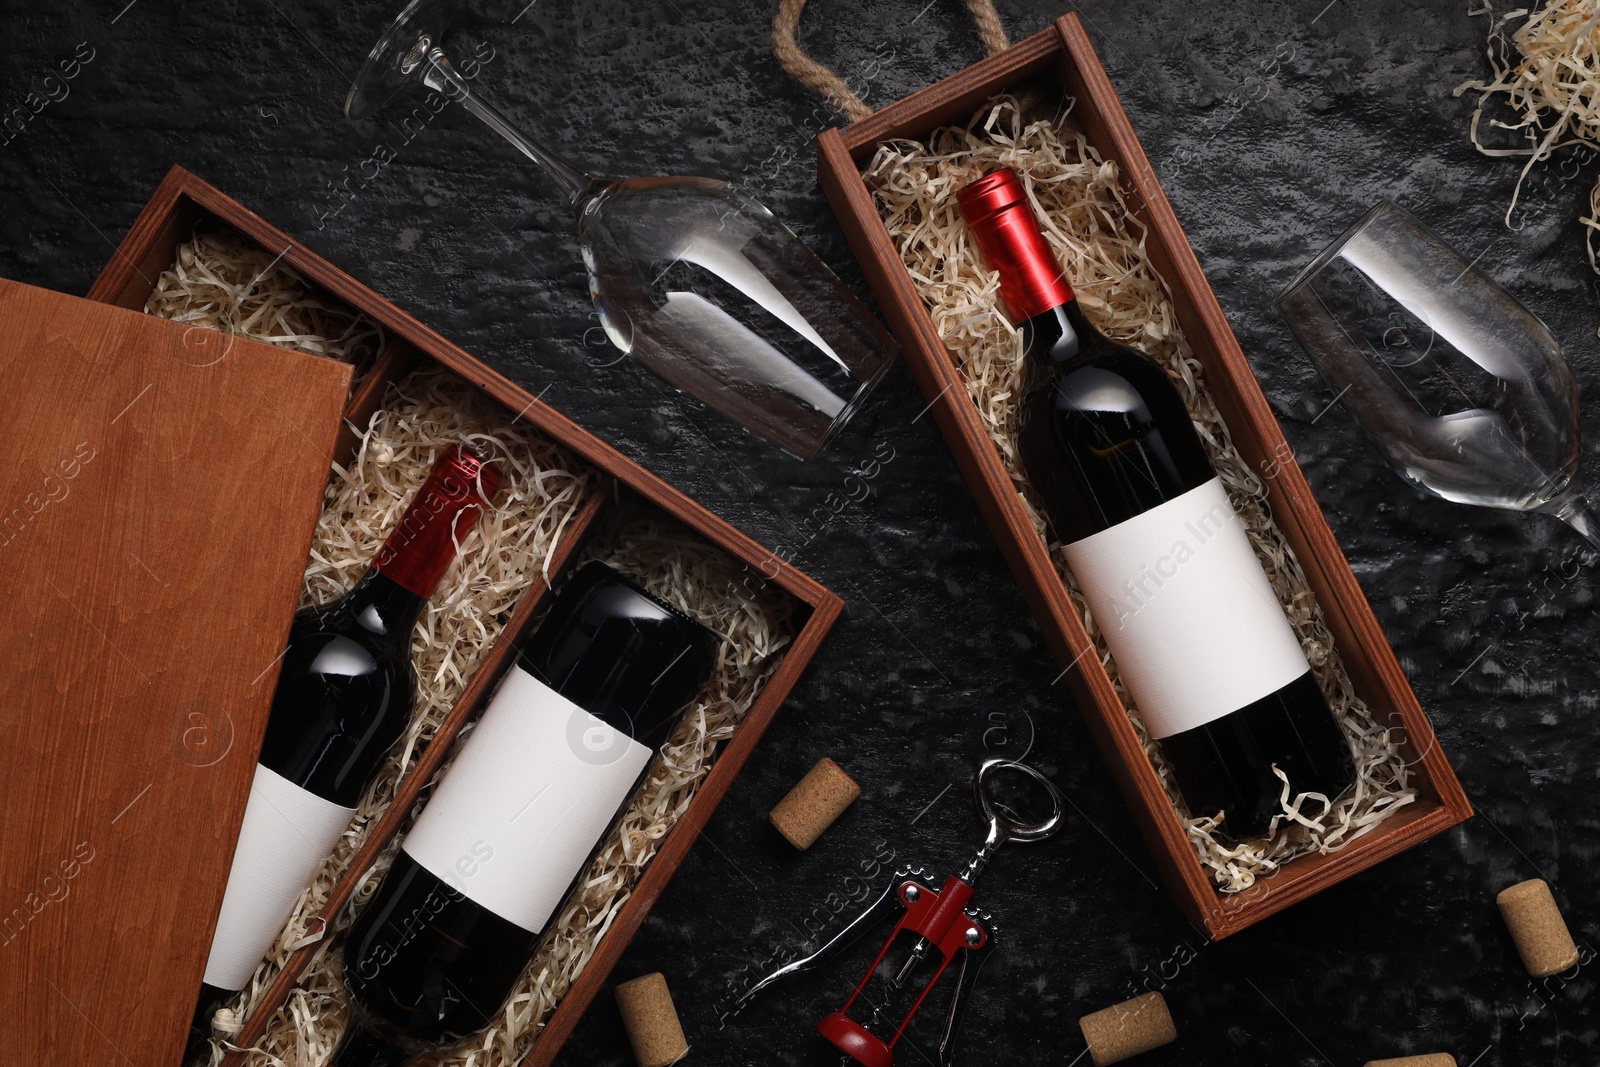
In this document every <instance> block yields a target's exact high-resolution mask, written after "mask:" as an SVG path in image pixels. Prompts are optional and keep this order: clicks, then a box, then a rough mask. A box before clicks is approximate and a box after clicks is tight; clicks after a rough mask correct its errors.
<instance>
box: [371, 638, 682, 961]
mask: <svg viewBox="0 0 1600 1067" xmlns="http://www.w3.org/2000/svg"><path fill="white" fill-rule="evenodd" d="M652 755H654V753H653V752H652V751H651V750H650V749H649V748H647V747H645V746H644V745H641V744H640V743H639V742H637V741H635V740H634V739H633V738H631V737H629V736H628V735H627V734H625V733H623V732H622V731H620V730H617V729H615V728H614V727H612V726H609V725H608V724H607V723H606V722H605V721H603V720H601V719H598V718H596V717H595V716H593V715H591V714H589V713H588V712H587V711H585V710H584V709H582V708H580V707H579V706H578V705H576V704H574V703H573V702H572V701H570V700H568V699H567V698H566V697H564V696H562V695H561V694H560V693H557V692H556V691H555V690H553V689H551V688H550V687H549V686H547V685H545V684H544V683H543V682H541V681H539V680H538V679H537V678H534V677H533V675H531V674H529V673H528V672H527V671H525V670H523V669H522V668H521V667H518V666H516V665H515V664H513V665H512V666H511V667H509V668H508V669H507V670H506V673H505V677H504V678H502V679H501V681H500V686H499V688H498V689H497V690H496V691H495V694H494V697H493V699H491V700H490V701H489V706H488V708H487V709H486V710H485V711H484V713H483V717H482V718H481V719H479V720H478V725H477V726H476V727H474V728H473V731H472V734H471V735H470V736H469V737H468V738H467V740H466V742H465V743H463V745H462V746H461V752H460V754H459V755H457V756H456V760H455V763H454V764H452V765H451V767H450V769H449V771H448V772H447V773H446V774H445V776H444V778H443V779H442V780H441V781H440V782H439V787H438V789H437V790H436V791H435V792H434V794H433V799H431V800H429V801H428V806H427V807H425V808H423V809H422V814H421V815H419V816H418V817H417V824H416V825H415V826H414V827H412V828H411V832H410V833H409V834H407V835H406V839H405V844H404V845H403V846H402V847H403V848H404V849H405V851H406V853H407V855H409V856H410V857H411V858H412V859H414V860H416V861H417V863H419V864H421V865H422V867H424V868H425V869H426V870H427V871H429V872H430V873H431V874H433V875H434V876H435V877H437V878H440V879H442V880H443V881H445V882H447V883H449V884H450V885H452V886H454V887H455V888H456V889H458V890H460V891H461V892H462V893H464V894H466V895H467V897H469V898H470V899H471V900H473V901H474V902H476V903H478V904H481V905H483V906H484V907H486V908H488V909H489V910H490V911H492V912H494V913H495V914H496V915H498V916H500V917H501V918H502V919H505V920H507V921H509V922H513V923H516V924H517V925H518V926H520V927H522V928H523V929H524V930H527V931H529V932H530V933H538V932H539V931H540V930H541V929H543V928H544V924H545V923H546V922H548V921H549V919H550V916H551V914H552V913H553V912H554V911H555V909H556V907H557V906H558V905H560V903H561V899H562V897H564V896H565V895H566V892H567V889H568V887H569V886H571V884H572V879H573V878H574V877H576V876H577V874H578V872H579V870H580V869H581V868H582V867H583V865H584V863H585V861H587V860H588V858H589V854H590V853H591V852H593V851H594V847H595V845H596V844H597V843H598V842H599V840H600V837H601V835H603V834H604V833H605V832H606V830H607V829H608V828H609V827H610V826H611V823H612V820H613V819H615V818H616V815H617V809H618V808H620V807H621V806H622V802H623V801H624V800H626V799H627V798H628V794H629V793H631V792H632V791H633V786H634V783H635V782H636V781H638V778H639V775H640V773H641V772H643V771H644V769H645V767H646V766H647V765H648V764H649V762H650V757H651V756H652Z"/></svg>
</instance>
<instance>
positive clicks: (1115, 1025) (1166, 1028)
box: [1078, 993, 1178, 1067]
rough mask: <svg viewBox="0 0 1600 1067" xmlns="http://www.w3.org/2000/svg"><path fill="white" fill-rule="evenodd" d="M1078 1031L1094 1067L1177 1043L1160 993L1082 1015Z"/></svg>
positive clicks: (1164, 1001) (1176, 1037)
mask: <svg viewBox="0 0 1600 1067" xmlns="http://www.w3.org/2000/svg"><path fill="white" fill-rule="evenodd" d="M1078 1029H1080V1030H1082V1031H1083V1039H1084V1040H1085V1041H1087V1042H1088V1043H1089V1055H1090V1056H1091V1057H1093V1059H1094V1067H1106V1064H1108V1063H1121V1062H1122V1061H1123V1060H1125V1059H1127V1058H1128V1057H1129V1056H1137V1055H1139V1053H1141V1052H1149V1051H1150V1050H1151V1049H1153V1048H1160V1047H1161V1046H1162V1045H1167V1044H1171V1043H1172V1042H1173V1041H1176V1040H1177V1039H1178V1028H1177V1027H1176V1026H1174V1025H1172V1013H1171V1012H1169V1011H1167V1002H1166V999H1165V998H1164V997H1162V995H1161V994H1160V993H1146V994H1145V995H1144V996H1142V997H1134V998H1133V999H1132V1000H1125V1001H1123V1002H1122V1003H1121V1004H1113V1005H1111V1007H1109V1008H1101V1009H1100V1010H1099V1011H1097V1012H1095V1013H1094V1014H1092V1015H1085V1016H1084V1017H1083V1018H1081V1019H1079V1020H1078Z"/></svg>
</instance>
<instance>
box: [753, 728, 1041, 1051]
mask: <svg viewBox="0 0 1600 1067" xmlns="http://www.w3.org/2000/svg"><path fill="white" fill-rule="evenodd" d="M1001 771H1016V772H1018V773H1020V774H1024V775H1026V776H1028V777H1030V778H1032V779H1033V780H1034V781H1035V782H1037V783H1038V784H1039V785H1041V786H1043V787H1044V789H1045V791H1046V793H1047V794H1048V795H1049V797H1050V808H1051V810H1050V815H1049V817H1048V818H1046V819H1044V820H1043V821H1041V822H1037V823H1023V822H1019V821H1017V820H1016V819H1015V818H1013V817H1012V816H1011V815H1010V814H1009V813H1008V812H1006V810H1005V809H1004V807H1003V806H1002V805H1001V804H1000V802H999V801H997V800H996V799H995V797H994V795H993V793H992V792H991V789H992V783H993V781H994V778H995V776H996V775H997V774H998V773H999V772H1001ZM972 791H973V795H974V797H975V799H976V800H977V804H978V810H979V811H980V812H981V813H982V815H983V817H984V819H985V820H986V821H987V822H988V825H989V832H988V834H987V836H985V838H984V841H983V844H982V845H981V846H980V847H979V848H978V851H977V852H976V853H974V854H973V857H972V859H971V860H969V861H968V862H967V865H966V867H964V868H963V869H962V871H961V873H960V874H958V875H951V876H950V877H948V878H946V879H945V880H944V882H943V884H940V885H937V886H936V885H935V884H934V882H933V880H932V878H931V877H930V876H929V875H928V874H927V872H925V871H923V870H922V869H921V868H917V867H907V868H902V869H900V870H898V871H896V872H895V875H894V879H893V880H892V881H891V882H890V883H889V886H888V887H887V888H886V889H885V890H884V891H883V894H882V895H881V896H879V897H878V899H877V900H875V901H874V902H873V903H872V904H871V905H869V906H868V907H867V909H866V910H865V911H863V912H862V913H861V914H860V915H858V916H857V917H856V918H855V919H854V920H853V921H852V922H851V923H850V924H849V925H848V926H846V927H845V928H844V929H843V930H840V931H839V932H838V933H837V934H835V935H834V937H833V938H832V940H830V941H829V942H828V943H827V944H825V945H823V946H822V947H821V948H819V949H818V950H817V951H816V952H813V953H812V954H811V955H809V956H806V957H804V958H803V959H798V960H795V961H794V962H793V963H790V964H788V965H787V966H784V967H780V968H779V969H778V970H776V971H774V972H772V973H771V974H769V975H767V977H765V978H763V979H762V980H761V981H759V982H757V983H756V984H755V985H754V986H752V987H751V988H750V990H749V991H748V992H746V993H745V994H744V996H743V997H741V998H740V1000H739V1003H740V1005H743V1004H744V1003H745V1002H746V1001H748V1000H749V999H750V998H751V997H753V996H755V995H756V994H757V993H758V992H760V991H761V990H763V989H765V988H766V987H767V986H769V985H771V984H773V983H774V982H776V981H778V980H779V979H781V978H787V977H789V976H790V975H794V974H801V973H803V972H806V971H810V970H813V969H815V968H817V967H818V966H820V965H822V964H824V963H826V962H828V961H829V960H832V959H834V958H835V957H837V956H839V955H840V954H841V953H843V952H844V951H845V950H846V949H847V948H849V947H850V946H851V945H852V944H854V943H855V942H856V941H857V940H859V939H860V937H861V936H862V935H863V934H865V933H866V932H867V931H868V930H870V929H872V928H873V927H876V926H878V925H879V924H880V923H882V922H884V921H886V920H887V919H888V918H889V917H890V916H892V915H894V914H896V913H897V912H898V913H899V915H900V917H899V919H898V921H896V922H895V925H894V929H893V930H891V931H890V932H889V936H888V938H887V939H886V940H885V941H884V943H883V947H882V948H881V949H879V950H878V954H877V955H876V956H875V957H873V960H872V965H871V966H870V967H868V968H867V973H866V974H864V975H863V976H862V978H861V981H859V982H857V983H856V987H855V989H854V990H852V991H851V993H850V996H849V997H848V998H847V999H846V1000H845V1002H844V1004H843V1005H842V1006H841V1007H840V1008H839V1010H838V1011H834V1012H829V1013H828V1014H827V1015H825V1016H823V1019H822V1021H821V1022H820V1023H818V1024H817V1033H819V1034H821V1035H822V1036H823V1037H824V1038H826V1039H827V1040H828V1041H829V1042H830V1043H831V1044H832V1045H833V1046H834V1047H836V1048H838V1049H839V1050H840V1051H841V1052H843V1053H845V1054H846V1055H847V1056H849V1057H850V1058H851V1059H853V1060H855V1061H856V1062H857V1063H859V1064H862V1065H863V1067H891V1065H892V1064H893V1063H894V1046H895V1043H896V1042H897V1041H899V1040H900V1037H901V1035H903V1034H904V1033H905V1031H906V1027H907V1026H909V1025H910V1023H911V1020H912V1018H913V1017H914V1016H915V1015H916V1014H917V1012H918V1011H919V1010H920V1009H921V1008H922V1005H923V1003H924V1002H925V1001H926V1000H927V999H928V995H929V994H930V993H931V992H932V991H933V987H934V986H935V985H937V984H938V983H939V980H940V979H941V978H943V977H944V974H945V972H946V971H947V970H949V968H950V965H951V964H952V963H954V962H957V960H958V957H959V962H960V967H959V968H958V970H957V977H956V989H955V993H954V995H953V996H952V997H951V1000H950V1010H949V1012H948V1013H947V1014H946V1017H945V1027H944V1034H943V1036H942V1038H941V1039H940V1042H939V1063H940V1065H941V1067H949V1065H950V1064H951V1063H952V1062H953V1049H954V1045H955V1038H956V1035H957V1033H958V1032H959V1030H960V1028H961V1020H962V1016H963V1015H964V1014H965V1012H966V1007H967V1001H968V999H969V998H970V996H971V994H972V987H973V985H974V984H975V983H976V981H977V977H978V972H979V971H980V970H981V969H982V966H983V960H984V957H985V956H986V955H987V953H988V952H989V950H990V949H991V948H992V947H993V939H992V937H991V930H990V929H989V927H988V921H989V916H988V914H987V913H985V912H982V911H979V910H978V908H977V907H976V906H975V905H974V904H973V903H972V899H973V893H974V890H973V883H974V882H976V881H977V878H978V875H979V874H980V873H982V871H983V869H984V867H986V866H988V863H989V860H990V859H992V858H993V857H994V854H995V853H996V852H998V851H999V850H1000V846H1002V845H1005V844H1009V843H1012V842H1016V843H1023V842H1028V841H1043V840H1044V839H1045V838H1047V837H1050V836H1051V835H1052V834H1054V833H1055V832H1056V830H1058V829H1059V828H1060V826H1061V821H1062V815H1063V809H1064V806H1065V797H1063V796H1062V795H1061V791H1060V790H1058V789H1057V788H1056V787H1055V785H1054V784H1053V783H1052V782H1051V781H1050V779H1048V778H1046V777H1045V776H1044V774H1043V773H1042V772H1040V771H1039V770H1038V769H1037V768H1035V767H1031V766H1029V765H1028V764H1026V763H1017V762H1015V761H1013V760H1002V759H990V760H985V761H984V762H983V764H982V765H981V766H979V768H978V772H977V774H975V775H973V778H972ZM902 934H908V935H911V936H913V937H915V938H916V940H915V942H913V944H912V946H911V951H910V953H909V954H908V955H907V957H906V959H905V962H904V963H903V964H901V966H900V968H899V970H898V971H896V972H895V975H894V977H893V978H892V979H890V983H891V984H892V985H893V987H894V988H895V989H900V988H902V987H903V986H904V985H905V983H906V981H907V979H909V978H910V977H911V974H912V972H913V971H915V970H916V969H917V968H918V966H919V965H920V964H922V963H924V962H925V961H929V960H930V957H932V963H933V971H932V973H931V974H930V975H929V976H928V978H927V980H926V981H924V982H923V983H922V986H921V989H920V990H918V991H917V993H916V999H915V1000H914V1001H913V1002H912V1004H911V1007H910V1008H909V1009H908V1010H907V1011H906V1013H905V1015H904V1017H903V1018H901V1020H900V1022H899V1025H897V1026H896V1027H895V1029H894V1032H893V1033H892V1034H890V1035H889V1036H888V1037H887V1038H884V1037H879V1036H878V1035H877V1034H874V1033H872V1032H871V1031H869V1030H868V1029H867V1028H866V1027H865V1026H863V1025H862V1024H861V1023H859V1022H856V1021H855V1020H854V1019H852V1018H850V1017H849V1014H848V1013H849V1011H850V1009H851V1008H852V1007H853V1006H854V1005H855V1003H856V1001H857V1000H858V999H860V997H861V995H862V992H863V991H864V990H865V989H866V987H867V983H868V982H869V981H870V980H871V979H872V977H873V975H875V974H876V973H877V972H878V968H879V967H881V966H882V965H883V962H884V960H885V959H886V958H887V957H888V955H889V950H890V949H891V948H892V947H893V946H894V943H895V941H896V939H898V938H899V937H900V936H901V935H902Z"/></svg>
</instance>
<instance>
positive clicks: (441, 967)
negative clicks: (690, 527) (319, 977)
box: [330, 562, 719, 1067]
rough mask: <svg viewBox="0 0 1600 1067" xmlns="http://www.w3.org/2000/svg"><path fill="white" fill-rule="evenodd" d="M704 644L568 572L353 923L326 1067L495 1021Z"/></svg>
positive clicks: (606, 585)
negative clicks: (341, 1020) (343, 1004)
mask: <svg viewBox="0 0 1600 1067" xmlns="http://www.w3.org/2000/svg"><path fill="white" fill-rule="evenodd" d="M718 644H719V639H718V638H717V637H716V635H715V634H713V633H712V632H711V631H710V630H707V629H706V628H705V627H704V626H701V625H700V624H699V623H697V622H695V621H694V620H693V619H690V618H689V617H688V616H686V615H683V614H681V613H680V612H678V611H676V610H675V609H673V608H672V607H670V606H669V605H667V604H665V603H663V602H662V601H660V600H658V599H657V598H655V597H653V596H651V595H650V594H649V593H647V592H645V591H644V590H642V589H640V588H639V587H638V586H636V585H634V584H633V583H632V582H630V581H628V580H627V579H626V578H624V577H623V576H622V575H620V574H618V573H617V572H616V571H614V570H612V569H611V568H610V567H607V566H605V565H604V564H602V563H598V562H592V563H587V564H585V565H584V566H583V567H582V568H581V569H579V570H578V572H577V573H575V574H574V575H572V577H571V578H570V579H568V581H567V582H566V583H565V584H564V585H563V586H562V587H561V589H560V591H559V592H558V593H557V594H556V598H555V601H554V603H553V604H552V605H551V608H550V611H549V614H547V615H546V616H545V618H544V620H543V621H542V622H541V623H540V624H539V626H538V628H537V629H536V630H535V631H534V632H533V634H532V635H531V636H530V637H528V638H527V639H526V640H525V641H524V642H523V645H522V647H521V649H520V650H519V651H518V655H517V660H516V662H515V663H514V664H513V665H512V666H510V667H508V668H507V669H506V673H505V675H504V676H503V677H502V678H501V680H500V683H499V686H498V687H497V688H496V690H495V693H494V696H493V697H492V698H491V699H490V701H489V704H488V707H487V708H486V709H485V710H484V713H483V716H482V718H480V719H479V720H478V723H477V725H475V726H474V727H473V730H472V733H471V734H470V735H468V737H467V739H466V740H465V741H464V742H463V743H462V747H461V751H460V752H459V753H458V754H457V755H456V757H455V759H454V761H453V762H452V763H451V765H450V767H449V769H448V771H447V772H446V773H445V775H444V777H443V778H442V779H441V780H440V782H439V785H438V788H437V789H436V790H435V791H434V794H433V796H432V797H431V798H430V799H429V801H428V805H427V807H425V808H423V809H422V814H421V815H419V816H418V817H417V822H416V825H415V826H413V827H412V828H411V832H410V833H408V834H407V835H406V838H405V841H404V843H403V844H402V845H401V848H400V852H399V854H398V855H397V856H396V857H395V860H394V865H393V866H392V867H390V868H389V870H388V872H387V873H386V874H385V875H384V878H383V881H382V883H381V884H379V886H378V890H377V892H376V893H375V894H374V895H373V898H372V900H371V901H370V902H368V904H367V905H366V907H365V908H364V909H363V910H362V911H361V913H360V914H359V915H357V916H356V919H355V922H354V923H353V924H352V925H351V927H350V932H349V935H348V936H347V938H346V939H345V945H344V982H345V987H346V989H348V990H349V993H350V1005H351V1011H350V1022H349V1024H348V1025H347V1026H346V1029H345V1033H344V1036H343V1037H342V1038H341V1040H340V1043H339V1047H338V1049H337V1051H336V1052H335V1053H334V1056H333V1059H332V1060H331V1061H330V1067H400V1065H402V1064H407V1063H410V1062H411V1061H412V1060H414V1059H416V1058H417V1057H419V1056H423V1055H426V1054H428V1053H430V1052H435V1051H437V1050H439V1049H441V1048H445V1047H448V1046H450V1045H454V1044H457V1043H459V1042H461V1041H464V1040H466V1039H467V1038H468V1037H469V1036H471V1035H472V1034H473V1033H475V1032H477V1031H479V1030H481V1029H483V1028H484V1027H485V1026H488V1025H489V1024H490V1023H491V1022H492V1021H493V1019H494V1017H495V1016H496V1015H497V1014H498V1013H499V1011H500V1009H501V1007H502V1006H503V1005H504V1004H505V1001H506V999H507V997H509V996H510V994H511V991H512V989H513V987H514V986H515V985H516V982H517V979H518V978H519V977H520V976H521V975H522V973H523V971H525V970H527V967H528V964H529V963H530V962H531V961H532V959H533V955H534V951H535V949H537V947H538V945H539V942H540V940H541V938H542V936H543V932H544V930H545V928H546V926H547V924H548V923H549V921H550V919H551V918H552V917H553V916H554V915H555V913H556V911H557V909H558V908H559V906H560V904H561V902H562V900H563V899H565V897H566V896H567V893H568V892H569V890H570V889H571V887H572V885H573V882H574V881H575V880H576V879H577V877H578V876H579V875H580V874H581V873H582V872H583V870H584V868H585V867H586V866H587V864H588V862H589V859H590V857H591V856H592V855H593V853H594V850H595V848H596V846H597V845H598V844H599V842H600V840H601V839H602V838H603V837H604V835H605V833H606V830H607V829H608V828H609V827H610V826H611V824H612V823H613V822H614V821H615V820H616V816H617V813H618V810H619V809H620V808H621V807H622V806H623V805H624V804H625V803H626V801H627V799H628V798H629V796H631V795H632V794H633V791H634V789H635V788H636V786H637V785H638V782H639V779H640V777H641V776H642V775H643V774H644V773H645V770H646V769H647V767H648V766H649V764H650V759H651V757H652V756H653V755H655V751H656V749H657V748H658V747H659V746H660V745H661V744H662V742H664V741H665V740H666V739H667V736H668V735H669V734H670V733H671V731H672V728H673V726H674V725H676V723H677V722H678V719H679V718H680V716H681V713H682V712H683V710H684V709H685V708H686V707H687V706H688V704H689V702H690V701H691V700H693V698H694V697H695V695H696V694H697V693H698V692H699V691H700V689H701V688H702V687H703V686H704V684H705V682H706V679H707V678H708V677H709V676H710V673H711V668H712V665H713V663H714V662H715V659H716V651H717V647H718Z"/></svg>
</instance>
